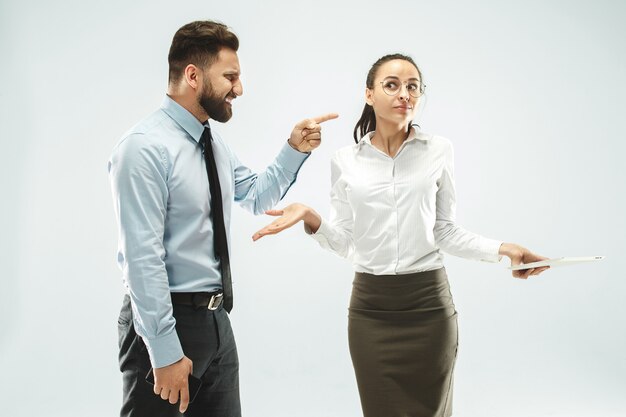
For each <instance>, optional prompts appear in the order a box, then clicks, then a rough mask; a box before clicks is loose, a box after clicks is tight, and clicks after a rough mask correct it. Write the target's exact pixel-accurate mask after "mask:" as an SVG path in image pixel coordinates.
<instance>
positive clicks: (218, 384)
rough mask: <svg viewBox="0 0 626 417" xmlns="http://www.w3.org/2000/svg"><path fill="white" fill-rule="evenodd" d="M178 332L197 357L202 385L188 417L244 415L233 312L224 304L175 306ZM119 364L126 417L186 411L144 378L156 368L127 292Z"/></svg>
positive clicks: (169, 416) (188, 350) (154, 416)
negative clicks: (138, 329)
mask: <svg viewBox="0 0 626 417" xmlns="http://www.w3.org/2000/svg"><path fill="white" fill-rule="evenodd" d="M174 318H175V319H176V332H177V333H178V337H179V339H180V342H181V345H182V347H183V352H184V353H185V356H187V357H188V358H189V359H191V361H192V362H193V374H194V376H197V377H198V378H200V379H201V380H202V388H201V389H200V392H199V393H198V395H197V397H196V398H195V400H194V402H193V403H191V404H189V407H188V408H187V411H186V412H185V414H184V415H185V416H190V417H200V416H203V417H240V416H241V405H240V402H239V359H238V356H237V347H236V345H235V339H234V336H233V331H232V328H231V325H230V319H229V318H228V313H227V312H226V310H224V309H223V308H222V307H219V308H218V309H217V310H214V311H211V310H208V309H206V308H201V309H196V308H194V307H193V306H187V305H176V304H175V305H174ZM118 333H119V349H120V350H119V365H120V371H121V372H122V380H123V400H122V408H121V411H120V416H121V417H161V416H162V417H174V416H181V414H180V413H179V412H178V404H174V405H173V404H170V403H169V402H168V401H167V400H162V399H161V397H160V396H158V395H155V394H154V392H153V387H152V385H150V384H149V383H148V382H146V380H145V377H146V375H147V373H148V371H149V370H150V368H151V365H150V359H149V356H148V351H147V348H146V345H145V344H144V342H143V339H142V338H141V337H140V336H138V335H137V333H136V332H135V327H134V325H133V317H132V310H131V304H130V297H129V296H128V295H126V296H124V301H123V303H122V309H121V311H120V316H119V319H118Z"/></svg>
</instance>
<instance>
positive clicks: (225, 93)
mask: <svg viewBox="0 0 626 417" xmlns="http://www.w3.org/2000/svg"><path fill="white" fill-rule="evenodd" d="M238 47H239V40H238V38H237V36H236V35H235V34H234V33H233V32H232V31H231V30H230V29H229V28H228V27H227V26H225V25H223V24H221V23H218V22H213V21H197V22H192V23H189V24H187V25H185V26H183V27H181V28H180V29H179V30H178V31H177V32H176V34H175V35H174V39H173V41H172V45H171V48H170V51H169V56H168V61H169V84H168V90H167V95H166V96H165V97H164V98H163V102H162V104H161V107H160V108H159V109H158V110H157V111H155V112H154V113H152V114H151V115H149V116H148V117H146V118H145V119H143V120H142V121H141V122H139V123H138V124H137V125H135V126H134V127H133V128H132V129H130V131H129V132H127V133H126V134H125V135H124V136H123V138H122V139H121V141H120V142H119V143H118V144H117V145H116V147H115V148H114V150H113V153H112V155H111V158H110V160H109V164H108V170H109V176H110V180H111V186H112V191H113V202H114V208H115V214H116V218H117V222H118V232H119V248H118V253H117V260H118V263H119V266H120V268H121V270H122V280H123V283H124V287H125V289H126V295H125V296H124V300H123V304H122V309H121V312H120V316H119V319H118V331H119V348H120V351H119V364H120V370H121V372H122V379H123V403H122V407H121V416H150V417H153V416H176V415H180V414H179V412H180V413H185V415H189V416H200V415H202V416H212V417H238V416H240V415H241V407H240V401H239V361H238V357H237V349H236V345H235V339H234V337H233V332H232V329H231V325H230V321H229V317H228V315H229V313H230V311H231V309H232V307H233V291H232V283H231V275H230V256H229V253H230V249H231V248H230V245H229V243H230V238H229V226H230V214H231V207H232V203H233V201H236V202H238V203H239V204H241V205H242V206H243V207H245V208H246V209H248V210H250V211H251V212H253V213H255V214H261V213H264V212H265V211H266V210H269V209H271V208H272V207H274V205H275V204H276V203H278V202H279V201H280V200H281V199H282V197H283V196H284V195H285V194H286V192H287V190H288V189H289V188H290V187H291V185H292V184H293V183H294V182H295V180H296V176H297V173H298V170H299V169H300V167H301V166H302V164H303V163H304V161H305V160H306V159H307V157H308V156H309V154H310V152H311V151H312V150H313V149H315V148H317V147H318V146H319V145H320V141H321V127H320V123H322V122H324V121H326V120H330V119H333V118H335V117H337V115H336V114H327V115H324V116H320V117H317V118H312V119H305V120H303V121H301V122H300V123H298V124H296V125H295V127H294V129H293V130H292V132H291V135H290V137H289V140H288V141H287V143H285V144H284V146H283V147H282V149H281V150H280V151H279V153H278V156H277V157H276V159H275V160H274V162H273V163H272V164H271V165H269V166H268V168H267V169H266V170H265V171H264V172H262V173H258V174H257V173H254V172H252V171H251V170H250V169H249V168H248V167H246V166H245V165H243V164H242V163H241V162H240V161H239V159H237V157H236V156H235V154H234V153H233V151H232V150H231V149H230V148H229V147H228V145H227V144H226V143H225V142H224V141H223V140H222V138H221V137H220V136H219V135H218V134H217V133H216V132H215V131H213V130H212V129H211V127H210V126H209V120H216V121H218V122H227V121H228V120H229V119H230V118H231V116H232V104H233V100H234V99H236V98H237V97H239V96H241V95H242V94H243V86H242V84H241V80H240V67H239V59H238V57H237V49H238ZM147 375H148V376H149V378H148V379H150V378H152V380H151V381H152V384H150V383H149V382H147V381H146V376H147ZM189 381H195V383H194V384H193V385H194V386H193V390H192V391H191V392H190V384H189ZM191 401H192V402H191Z"/></svg>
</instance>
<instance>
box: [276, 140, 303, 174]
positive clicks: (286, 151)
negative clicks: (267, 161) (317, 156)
mask: <svg viewBox="0 0 626 417" xmlns="http://www.w3.org/2000/svg"><path fill="white" fill-rule="evenodd" d="M309 156H311V153H310V152H300V151H297V150H295V149H294V148H292V147H291V145H290V144H289V143H288V142H287V143H285V145H284V146H283V148H282V149H281V150H280V153H279V154H278V156H277V157H276V162H278V164H279V165H280V166H281V167H283V168H284V169H285V170H287V171H289V172H293V173H296V172H298V170H299V169H300V167H301V166H302V164H303V163H304V161H306V159H307V158H308V157H309Z"/></svg>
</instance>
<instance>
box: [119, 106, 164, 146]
mask: <svg viewBox="0 0 626 417" xmlns="http://www.w3.org/2000/svg"><path fill="white" fill-rule="evenodd" d="M171 127H172V119H171V118H170V117H169V116H168V115H167V114H166V113H165V112H164V111H163V110H161V109H159V110H156V111H154V112H152V113H151V114H150V115H148V116H146V117H144V118H143V119H141V120H140V121H139V122H138V123H136V124H135V125H134V126H133V127H131V128H130V129H128V130H127V131H126V132H125V133H124V134H123V135H122V138H121V139H120V141H124V140H125V139H127V138H129V137H146V138H154V139H157V138H158V137H159V136H160V135H161V133H162V131H163V130H168V129H170V128H171Z"/></svg>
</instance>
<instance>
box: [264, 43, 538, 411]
mask: <svg viewBox="0 0 626 417" xmlns="http://www.w3.org/2000/svg"><path fill="white" fill-rule="evenodd" d="M423 93H424V83H423V78H422V73H421V71H420V70H419V68H418V67H417V65H416V64H415V62H413V60H412V59H411V58H410V57H408V56H405V55H400V54H393V55H386V56H383V57H382V58H380V59H379V60H378V61H376V62H375V63H374V65H373V66H372V68H371V69H370V71H369V73H368V75H367V81H366V89H365V101H366V104H365V108H364V110H363V114H362V116H361V119H360V120H359V121H358V123H357V124H356V127H355V129H354V139H355V141H356V145H352V146H349V147H346V148H343V149H340V150H339V151H338V152H337V153H336V154H335V155H334V157H333V159H332V163H331V168H332V172H331V177H332V188H331V213H330V220H329V221H326V220H323V219H322V218H321V217H320V215H319V214H317V213H316V212H315V210H313V209H312V208H310V207H307V206H305V205H302V204H298V203H296V204H291V205H289V206H287V207H285V208H284V209H283V210H271V211H268V212H267V214H270V215H272V216H279V217H278V219H276V220H275V221H274V222H272V223H271V224H270V225H268V226H266V227H265V228H263V229H261V230H259V231H258V232H257V233H255V235H254V236H253V239H254V240H257V239H260V238H261V237H263V236H265V235H268V234H276V233H278V232H280V231H281V230H284V229H286V228H288V227H291V226H293V225H294V224H296V223H298V222H299V221H300V220H303V221H304V225H305V230H306V231H307V233H309V234H311V235H312V236H313V237H314V238H315V239H316V240H317V241H318V242H319V243H320V245H321V246H322V247H324V248H326V249H329V250H331V251H333V252H335V253H337V254H338V255H340V256H343V257H346V258H349V259H351V260H352V262H353V264H354V268H355V270H356V274H355V278H354V283H353V290H352V297H351V300H350V308H349V324H348V335H349V345H350V355H351V357H352V362H353V365H354V370H355V374H356V378H357V384H358V388H359V394H360V398H361V405H362V407H363V414H364V416H365V417H405V416H412V417H414V416H420V417H431V416H432V417H435V416H437V417H440V416H445V417H447V416H450V415H451V413H452V409H451V399H452V380H453V370H454V362H455V359H456V353H457V340H458V339H457V317H456V311H455V308H454V304H453V302H452V295H451V294H450V289H449V285H448V278H447V276H446V272H445V269H444V267H443V259H442V255H441V253H440V251H441V250H442V251H445V252H448V253H451V254H453V255H457V256H462V257H464V258H469V259H476V260H485V261H491V262H497V261H499V260H500V258H501V256H502V255H504V256H508V257H509V258H510V259H511V263H512V264H513V265H517V264H519V263H529V262H535V261H539V260H543V259H546V258H544V257H541V256H538V255H535V254H533V253H532V252H530V251H529V250H528V249H525V248H523V247H521V246H519V245H516V244H512V243H502V242H501V241H497V240H492V239H487V238H484V237H482V236H480V235H477V234H474V233H472V232H469V231H467V230H465V229H463V228H461V227H459V226H458V225H457V224H456V223H455V188H454V175H453V173H454V166H453V149H452V145H451V143H450V142H449V141H448V140H447V139H445V138H442V137H440V136H434V135H430V134H427V133H424V132H421V131H420V130H418V129H416V128H415V127H414V126H413V125H412V120H413V118H414V116H415V113H416V110H417V107H418V103H419V100H420V97H421V96H422V94H423ZM545 269H547V268H537V269H526V270H522V271H515V272H513V276H515V277H518V278H528V276H530V275H537V274H539V273H541V272H543V271H544V270H545Z"/></svg>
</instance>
